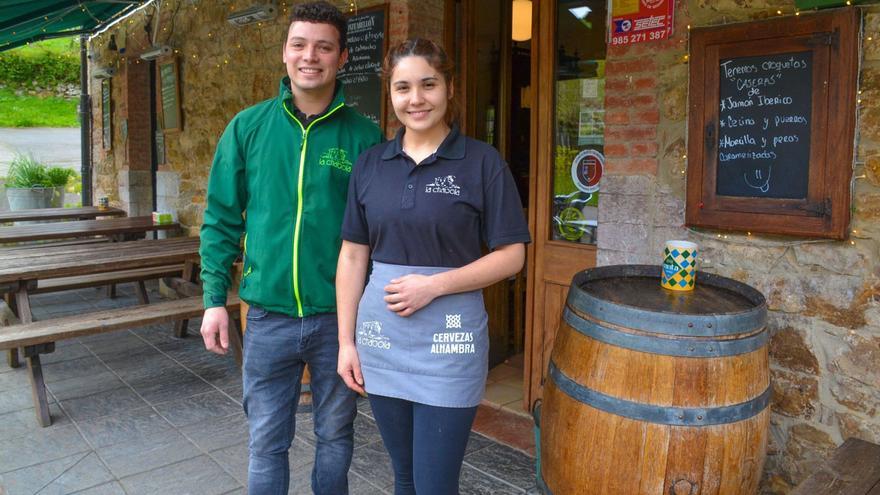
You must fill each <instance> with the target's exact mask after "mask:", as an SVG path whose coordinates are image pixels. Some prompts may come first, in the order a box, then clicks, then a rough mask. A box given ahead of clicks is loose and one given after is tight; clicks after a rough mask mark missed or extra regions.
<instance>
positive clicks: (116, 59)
mask: <svg viewBox="0 0 880 495" xmlns="http://www.w3.org/2000/svg"><path fill="white" fill-rule="evenodd" d="M184 3H190V4H192V10H193V12H198V10H199V5H198V0H176V1H173V0H171V1H169V0H150V1H148V2H145V3H144V4H143V5H142V6H141V7H140V8H139V9H137V10H136V11H135V12H133V13H132V14H130V15H128V16H126V18H125V19H122V20H121V21H120V24H123V26H119V25H113V26H109V27H108V29H105V30H104V31H102V32H100V33H97V34H95V35H94V36H92V37H91V38H90V39H89V41H90V43H91V45H92V47H93V60H94V61H95V62H96V63H99V64H100V65H102V66H110V67H115V68H117V69H118V68H119V67H120V65H122V64H129V65H130V64H140V63H141V59H140V57H138V56H136V55H135V56H130V57H129V56H126V55H124V54H121V53H118V52H116V55H115V56H114V55H113V53H110V54H109V56H108V54H107V52H108V49H110V48H111V40H112V39H114V38H115V37H116V36H117V35H119V34H120V30H121V29H123V28H135V27H138V26H140V25H144V26H147V25H149V24H150V23H152V22H161V25H162V27H161V33H162V37H164V38H165V40H166V42H167V41H168V40H170V39H172V37H173V35H174V33H173V26H174V22H175V18H176V16H177V12H178V10H179V9H180V7H181V5H183V4H184ZM335 3H336V4H337V7H339V8H341V9H343V10H344V11H345V12H346V13H347V14H348V15H356V14H357V11H358V5H357V1H356V0H347V1H345V2H344V3H345V5H344V6H343V5H341V4H342V3H343V2H338V1H337V2H335ZM169 4H170V5H169ZM250 5H252V2H238V3H235V2H234V3H231V4H230V5H229V7H228V9H229V11H230V12H235V11H236V10H238V9H242V8H246V7H248V6H250ZM273 5H275V6H276V7H277V8H278V9H279V10H280V13H281V15H280V16H278V19H286V17H287V13H288V11H289V9H290V8H291V7H293V6H294V5H295V2H292V1H291V2H288V1H286V0H283V1H281V2H277V3H273ZM169 7H173V8H174V12H173V14H172V15H171V16H170V18H169V19H158V18H157V19H154V17H158V16H157V15H156V14H157V13H158V12H160V11H161V10H163V9H166V8H169ZM138 11H140V12H138ZM139 16H140V18H138V17H139ZM275 24H277V22H276V21H258V22H255V23H254V24H253V26H254V27H256V28H257V29H259V28H262V27H263V26H266V25H275ZM169 25H170V26H171V29H170V30H169ZM217 28H218V29H221V28H223V29H225V28H229V29H237V28H231V27H230V26H228V25H227V24H226V23H223V24H222V25H220V26H218V27H217ZM245 29H246V28H245ZM207 37H208V39H209V40H212V41H214V40H222V39H223V37H221V36H215V33H214V31H208V33H207ZM134 39H135V40H137V41H138V42H141V40H144V39H145V37H143V36H136V37H134ZM146 42H147V43H149V39H147V40H146ZM139 44H140V46H139V48H140V49H147V48H149V47H148V46H144V45H143V43H142V42H141V43H139ZM157 44H161V43H160V42H158V41H157ZM235 48H236V49H238V50H242V49H245V48H244V47H243V45H242V43H240V42H236V43H235ZM172 49H173V51H174V54H175V55H179V56H182V57H184V58H186V59H187V60H190V61H198V60H199V59H200V56H199V54H198V53H194V52H192V53H189V54H187V53H186V50H185V49H184V48H181V47H180V46H175V47H173V48H172ZM228 63H229V56H226V57H224V58H223V61H222V63H221V62H216V63H215V66H216V67H217V68H220V67H222V66H223V65H225V64H228Z"/></svg>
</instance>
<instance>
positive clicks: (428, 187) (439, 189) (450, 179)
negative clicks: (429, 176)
mask: <svg viewBox="0 0 880 495" xmlns="http://www.w3.org/2000/svg"><path fill="white" fill-rule="evenodd" d="M454 182H455V176H454V175H447V176H446V177H437V178H435V179H434V182H432V183H430V184H425V192H426V193H429V194H451V195H452V196H461V187H459V186H457V185H455V184H454Z"/></svg>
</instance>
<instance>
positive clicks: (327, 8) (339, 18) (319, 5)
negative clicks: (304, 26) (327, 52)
mask: <svg viewBox="0 0 880 495" xmlns="http://www.w3.org/2000/svg"><path fill="white" fill-rule="evenodd" d="M296 21H303V22H315V23H321V24H330V25H332V26H333V27H335V28H336V30H337V31H339V51H340V52H341V51H343V50H345V40H346V39H347V38H348V22H347V21H346V20H345V16H344V15H342V12H340V11H339V9H337V8H336V7H334V6H333V5H332V4H331V3H329V2H324V1H319V2H306V3H303V4H300V5H297V6H296V7H294V8H293V11H291V12H290V24H293V23H294V22H296Z"/></svg>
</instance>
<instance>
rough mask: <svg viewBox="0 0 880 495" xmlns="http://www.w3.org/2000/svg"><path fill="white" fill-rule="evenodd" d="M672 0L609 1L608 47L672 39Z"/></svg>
mask: <svg viewBox="0 0 880 495" xmlns="http://www.w3.org/2000/svg"><path fill="white" fill-rule="evenodd" d="M674 10H675V0H612V1H611V44H612V45H629V44H632V43H640V42H642V41H657V40H662V39H666V38H668V37H670V36H672V13H673V11H674Z"/></svg>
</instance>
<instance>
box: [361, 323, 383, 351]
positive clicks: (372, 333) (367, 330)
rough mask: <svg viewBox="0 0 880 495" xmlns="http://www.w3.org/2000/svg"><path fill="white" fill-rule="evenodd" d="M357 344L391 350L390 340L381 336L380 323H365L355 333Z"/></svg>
mask: <svg viewBox="0 0 880 495" xmlns="http://www.w3.org/2000/svg"><path fill="white" fill-rule="evenodd" d="M357 344H358V345H365V346H367V347H375V348H377V349H391V339H389V338H388V337H386V336H385V335H382V322H380V321H365V322H362V323H361V326H360V328H358V331H357Z"/></svg>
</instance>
